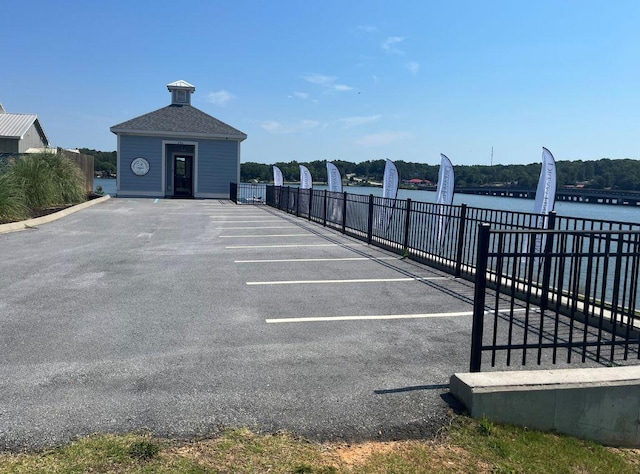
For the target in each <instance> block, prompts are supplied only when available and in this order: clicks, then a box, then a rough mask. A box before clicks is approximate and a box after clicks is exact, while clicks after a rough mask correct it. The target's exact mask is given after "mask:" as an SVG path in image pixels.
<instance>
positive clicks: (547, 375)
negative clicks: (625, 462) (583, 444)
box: [450, 366, 640, 447]
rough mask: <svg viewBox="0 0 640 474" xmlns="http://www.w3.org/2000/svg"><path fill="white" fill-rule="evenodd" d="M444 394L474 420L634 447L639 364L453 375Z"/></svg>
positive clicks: (639, 426)
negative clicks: (484, 420) (481, 418)
mask: <svg viewBox="0 0 640 474" xmlns="http://www.w3.org/2000/svg"><path fill="white" fill-rule="evenodd" d="M450 392H451V394H452V395H453V396H455V397H456V398H457V399H458V400H460V401H461V402H462V403H463V404H464V405H465V407H466V408H467V410H468V411H469V412H470V413H471V416H473V417H474V418H480V417H482V416H485V417H486V418H487V419H489V420H491V421H493V422H497V423H508V424H513V425H520V426H527V427H529V428H534V429H538V430H542V431H556V432H559V433H564V434H568V435H571V436H575V437H578V438H583V439H591V440H593V441H596V442H598V443H602V444H606V445H611V446H624V447H640V366H636V367H605V368H596V369H563V370H533V371H518V372H489V373H462V374H454V375H453V376H452V377H451V384H450Z"/></svg>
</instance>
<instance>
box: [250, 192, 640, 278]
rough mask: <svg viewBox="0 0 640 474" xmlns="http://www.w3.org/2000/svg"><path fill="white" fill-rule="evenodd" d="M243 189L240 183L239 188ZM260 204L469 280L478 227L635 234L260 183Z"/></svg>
mask: <svg viewBox="0 0 640 474" xmlns="http://www.w3.org/2000/svg"><path fill="white" fill-rule="evenodd" d="M243 186H245V185H240V187H243ZM262 186H264V187H265V188H266V190H265V193H264V194H265V196H266V200H265V203H266V204H267V205H268V206H271V207H275V208H277V209H280V210H282V211H285V212H288V213H290V214H294V215H296V216H298V217H302V218H306V219H308V220H311V221H314V222H318V223H320V224H322V225H324V226H327V227H332V228H334V229H337V230H339V231H341V232H342V233H344V234H347V235H350V236H352V237H355V238H357V239H360V240H364V241H366V242H367V243H370V244H373V245H376V246H379V247H382V248H385V249H387V250H390V251H392V252H395V253H398V254H401V255H404V256H406V257H408V258H410V259H412V260H416V261H419V262H422V263H426V264H429V265H432V266H435V267H438V268H440V269H442V270H444V271H446V272H448V273H451V274H453V275H455V276H456V277H463V278H466V279H468V280H473V277H474V275H475V270H474V268H475V265H476V251H477V245H476V243H477V241H478V224H481V223H488V224H490V225H491V228H492V229H501V230H535V229H538V228H541V227H542V226H543V225H544V224H545V223H546V227H547V228H548V229H557V230H640V224H633V223H625V222H613V221H602V220H594V219H583V218H575V217H564V216H557V215H556V214H555V213H551V214H550V215H549V216H547V217H545V216H542V215H540V214H535V213H527V212H513V211H503V210H495V209H482V208H475V207H470V206H467V205H466V204H462V205H451V206H447V205H439V204H435V203H426V202H421V201H413V200H411V199H385V198H382V197H378V196H373V195H368V196H367V195H361V194H350V193H346V192H345V193H333V192H330V191H326V190H313V189H300V188H298V187H288V186H278V187H276V186H272V185H266V186H265V185H262Z"/></svg>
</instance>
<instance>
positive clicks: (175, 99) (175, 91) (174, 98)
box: [167, 81, 196, 105]
mask: <svg viewBox="0 0 640 474" xmlns="http://www.w3.org/2000/svg"><path fill="white" fill-rule="evenodd" d="M167 89H169V92H171V105H191V94H193V93H194V92H195V90H196V87H195V86H193V85H191V84H189V83H188V82H187V81H176V82H172V83H171V84H167Z"/></svg>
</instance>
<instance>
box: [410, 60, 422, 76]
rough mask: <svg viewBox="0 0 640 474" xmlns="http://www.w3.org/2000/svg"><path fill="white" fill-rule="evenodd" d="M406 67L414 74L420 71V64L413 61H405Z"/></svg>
mask: <svg viewBox="0 0 640 474" xmlns="http://www.w3.org/2000/svg"><path fill="white" fill-rule="evenodd" d="M407 69H408V70H409V72H410V73H411V74H413V75H414V76H415V75H416V74H418V72H419V71H420V64H418V63H417V62H415V61H410V62H408V63H407Z"/></svg>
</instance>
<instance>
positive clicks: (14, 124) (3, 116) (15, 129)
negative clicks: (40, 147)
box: [0, 112, 49, 145]
mask: <svg viewBox="0 0 640 474" xmlns="http://www.w3.org/2000/svg"><path fill="white" fill-rule="evenodd" d="M32 125H35V127H36V129H37V130H38V133H39V134H40V137H41V138H42V141H43V142H44V144H45V145H49V139H48V138H47V135H46V134H45V133H44V130H43V129H42V126H41V125H40V121H39V120H38V116H37V115H35V114H8V113H6V112H5V113H0V138H13V139H18V140H22V138H24V134H25V133H27V131H28V130H29V128H30V127H31V126H32Z"/></svg>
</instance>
